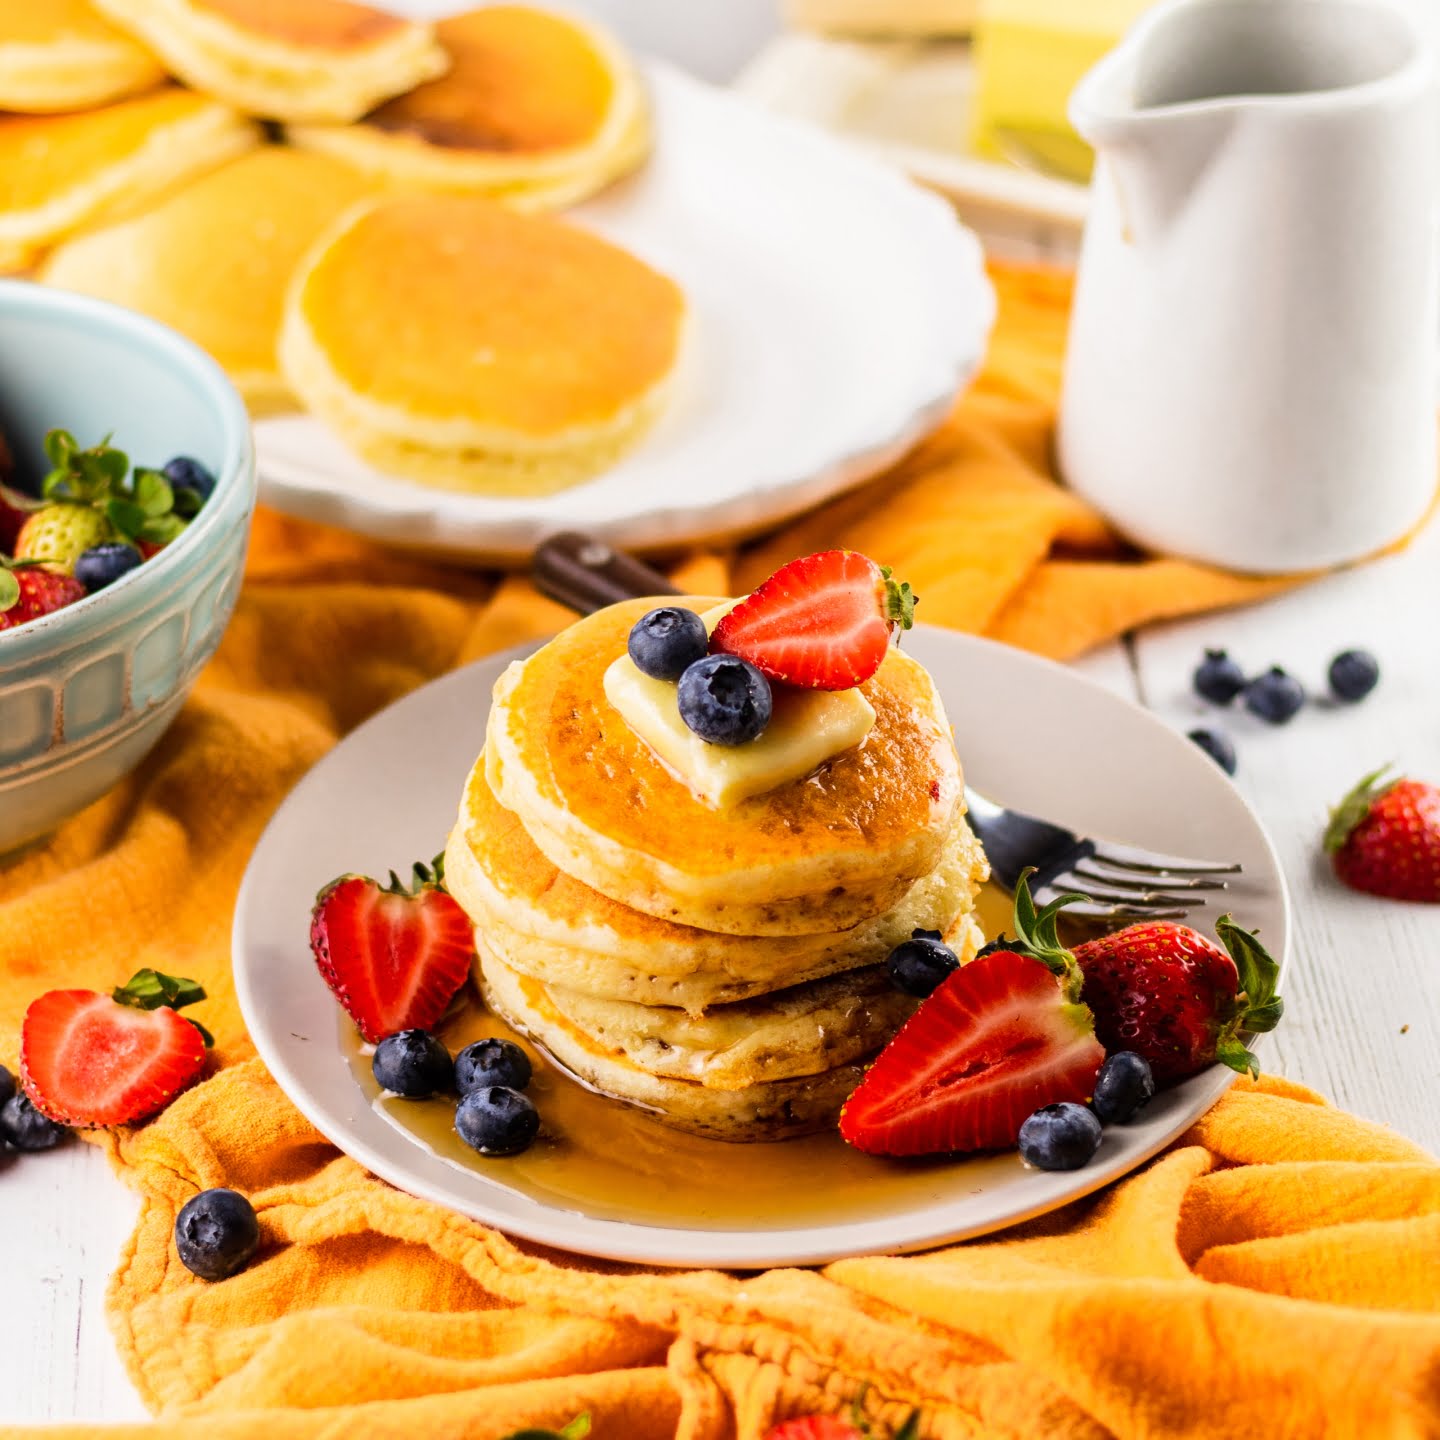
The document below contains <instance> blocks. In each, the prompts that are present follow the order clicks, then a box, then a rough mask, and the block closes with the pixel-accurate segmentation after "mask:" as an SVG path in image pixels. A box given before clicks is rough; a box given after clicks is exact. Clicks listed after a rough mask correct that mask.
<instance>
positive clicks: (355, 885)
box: [310, 862, 475, 1044]
mask: <svg viewBox="0 0 1440 1440" xmlns="http://www.w3.org/2000/svg"><path fill="white" fill-rule="evenodd" d="M443 886H444V877H443V875H442V874H441V871H440V866H439V863H438V862H437V863H436V867H435V869H434V870H431V869H429V868H427V867H426V866H424V865H416V866H415V880H414V884H413V885H412V886H411V887H410V888H408V889H407V888H406V887H405V886H404V885H403V884H402V883H401V881H400V880H399V878H398V877H397V876H396V874H395V872H394V871H393V870H392V871H391V872H390V884H389V885H388V886H384V887H382V886H381V885H380V883H379V881H376V880H371V879H369V878H368V877H367V876H364V875H342V876H341V877H340V878H339V879H338V880H332V881H331V882H330V884H328V885H327V886H326V887H325V888H324V889H323V890H322V891H321V892H320V894H319V895H318V896H317V897H316V900H315V909H314V911H313V912H312V913H311V916H310V949H311V950H312V951H313V952H314V954H315V963H316V964H317V965H318V966H319V967H320V973H321V975H323V976H324V977H325V983H326V984H327V985H328V986H329V987H330V988H331V990H333V991H334V992H335V998H336V999H337V1000H339V1002H340V1003H341V1005H343V1006H344V1007H345V1012H346V1014H348V1015H349V1016H350V1018H351V1019H352V1020H353V1021H354V1022H355V1024H356V1025H357V1026H358V1027H359V1030H360V1033H361V1034H362V1035H363V1036H364V1037H365V1038H366V1039H367V1040H368V1041H370V1042H371V1043H372V1044H378V1043H379V1042H380V1041H381V1040H383V1039H384V1038H385V1037H386V1036H387V1035H393V1034H395V1032H396V1031H397V1030H429V1029H430V1028H431V1027H433V1026H434V1025H435V1024H436V1022H437V1021H438V1020H439V1019H440V1017H441V1016H442V1015H443V1014H444V1013H445V1010H446V1007H447V1006H448V1005H449V1004H450V1002H451V1000H453V999H454V998H455V992H456V991H457V990H459V989H460V987H461V986H462V985H463V984H464V983H465V980H466V977H467V976H468V975H469V974H470V965H471V962H472V961H473V960H474V958H475V932H474V929H473V928H472V926H471V924H470V919H469V917H468V916H467V915H466V914H465V912H464V911H463V910H462V909H461V908H460V906H459V905H458V904H457V903H456V901H454V900H453V899H451V897H450V895H449V894H448V893H447V892H446V891H445V889H444V888H443Z"/></svg>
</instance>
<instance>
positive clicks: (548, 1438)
mask: <svg viewBox="0 0 1440 1440" xmlns="http://www.w3.org/2000/svg"><path fill="white" fill-rule="evenodd" d="M589 1433H590V1415H589V1412H588V1411H587V1412H586V1413H585V1414H584V1415H577V1416H576V1417H575V1418H574V1419H573V1420H572V1421H571V1422H570V1423H569V1424H568V1425H565V1426H562V1427H561V1429H559V1430H516V1431H514V1432H513V1433H512V1434H510V1435H507V1436H506V1437H505V1440H585V1436H587V1435H588V1434H589Z"/></svg>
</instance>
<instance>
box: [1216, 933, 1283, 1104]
mask: <svg viewBox="0 0 1440 1440" xmlns="http://www.w3.org/2000/svg"><path fill="white" fill-rule="evenodd" d="M1215 933H1216V935H1218V936H1219V937H1220V943H1221V944H1222V945H1224V947H1225V949H1226V950H1227V951H1228V952H1229V955H1230V958H1231V959H1232V960H1233V961H1234V962H1235V969H1236V970H1237V971H1238V972H1239V975H1240V980H1239V984H1238V985H1237V986H1236V991H1235V1010H1234V1013H1233V1015H1232V1016H1231V1017H1230V1018H1229V1019H1228V1020H1227V1021H1226V1022H1225V1024H1224V1025H1223V1026H1222V1027H1221V1030H1220V1033H1219V1035H1218V1036H1217V1037H1216V1040H1215V1058H1216V1059H1217V1060H1219V1061H1220V1062H1221V1063H1222V1064H1224V1065H1228V1066H1229V1067H1230V1068H1231V1069H1232V1070H1238V1071H1239V1072H1240V1073H1241V1074H1242V1075H1249V1076H1251V1078H1252V1079H1253V1078H1258V1076H1259V1074H1260V1062H1259V1061H1258V1060H1257V1059H1256V1058H1255V1056H1254V1055H1253V1054H1252V1053H1251V1051H1249V1050H1248V1049H1246V1047H1245V1045H1244V1043H1243V1042H1242V1041H1241V1039H1240V1032H1241V1031H1242V1030H1247V1031H1249V1032H1250V1033H1252V1034H1256V1035H1261V1034H1264V1033H1265V1032H1266V1031H1268V1030H1273V1029H1274V1028H1275V1027H1276V1025H1278V1024H1279V1023H1280V1017H1281V1016H1282V1015H1283V1014H1284V1013H1285V1002H1284V1001H1283V1000H1282V999H1281V998H1280V996H1279V995H1277V994H1276V993H1275V987H1276V986H1277V985H1278V984H1279V982H1280V967H1279V965H1277V964H1276V963H1275V961H1274V959H1273V958H1272V957H1271V955H1270V953H1269V952H1268V951H1267V950H1266V949H1265V947H1264V946H1263V945H1262V944H1261V943H1260V940H1259V937H1258V936H1256V934H1255V933H1254V932H1253V931H1251V930H1242V929H1241V928H1240V926H1238V925H1237V924H1235V922H1234V921H1233V920H1232V919H1231V918H1230V916H1228V915H1222V916H1221V917H1220V919H1219V920H1217V921H1216V922H1215Z"/></svg>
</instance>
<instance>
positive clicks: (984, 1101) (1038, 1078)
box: [840, 876, 1105, 1155]
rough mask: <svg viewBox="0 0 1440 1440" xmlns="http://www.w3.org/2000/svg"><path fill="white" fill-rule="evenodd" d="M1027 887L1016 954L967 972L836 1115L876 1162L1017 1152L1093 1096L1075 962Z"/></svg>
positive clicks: (1002, 953) (1099, 1053) (906, 1030)
mask: <svg viewBox="0 0 1440 1440" xmlns="http://www.w3.org/2000/svg"><path fill="white" fill-rule="evenodd" d="M1080 898H1082V897H1080V896H1073V895H1065V896H1061V897H1060V898H1059V899H1057V900H1054V901H1052V902H1051V903H1050V904H1049V905H1047V906H1045V908H1044V909H1043V910H1041V911H1039V913H1038V914H1037V913H1036V910H1035V905H1034V901H1033V900H1032V899H1031V897H1030V890H1029V885H1028V883H1027V880H1026V878H1025V877H1023V876H1022V877H1021V881H1020V885H1019V887H1018V888H1017V890H1016V894H1015V931H1016V934H1017V936H1018V937H1019V938H1018V939H1017V940H1016V941H1015V942H1014V943H1013V945H1012V946H1011V948H1008V949H1003V950H994V951H991V952H990V953H989V954H987V955H984V956H981V957H979V958H977V959H975V960H972V961H971V962H970V964H968V965H964V966H962V967H961V968H960V969H959V970H956V971H955V972H954V973H953V974H951V975H950V976H949V978H948V979H946V980H945V981H944V982H943V983H942V984H941V985H940V986H939V988H938V989H936V990H935V991H934V992H933V993H932V994H931V995H930V996H929V998H928V999H926V1000H925V1001H924V1002H923V1003H922V1004H921V1006H920V1008H919V1009H918V1010H917V1011H916V1012H915V1013H914V1015H912V1016H911V1017H910V1019H909V1020H907V1021H906V1022H905V1024H904V1025H903V1026H902V1027H901V1028H900V1030H899V1032H898V1033H897V1034H896V1036H895V1038H894V1039H893V1040H892V1041H891V1042H890V1044H889V1045H887V1046H886V1047H885V1049H884V1050H883V1051H881V1053H880V1057H879V1058H878V1059H877V1060H876V1061H875V1064H874V1065H873V1066H871V1068H870V1070H869V1072H868V1073H867V1074H866V1076H865V1078H864V1079H863V1080H862V1081H861V1082H860V1085H859V1087H858V1088H857V1089H856V1091H855V1093H854V1094H853V1095H852V1096H851V1097H850V1099H849V1100H848V1101H847V1102H846V1104H845V1108H844V1109H843V1110H842V1111H841V1113H840V1134H841V1135H842V1136H843V1137H844V1138H845V1139H846V1140H847V1141H849V1143H850V1144H851V1145H853V1146H855V1148H856V1149H857V1150H864V1151H866V1152H867V1153H869V1154H872V1155H935V1154H939V1153H941V1152H942V1151H955V1150H1001V1149H1007V1148H1009V1147H1010V1146H1013V1145H1014V1144H1015V1142H1016V1139H1017V1137H1018V1136H1019V1133H1020V1126H1021V1124H1022V1123H1023V1122H1024V1121H1025V1120H1026V1119H1027V1117H1029V1116H1030V1115H1032V1114H1033V1113H1034V1112H1035V1111H1036V1110H1038V1109H1039V1108H1040V1107H1041V1106H1042V1105H1053V1104H1056V1103H1058V1102H1059V1101H1062V1100H1071V1101H1074V1102H1076V1103H1077V1104H1083V1103H1084V1102H1085V1101H1087V1100H1088V1099H1089V1098H1090V1095H1091V1092H1092V1091H1093V1089H1094V1086H1095V1077H1096V1075H1097V1074H1098V1073H1099V1070H1100V1066H1101V1064H1102V1063H1103V1062H1104V1059H1105V1051H1104V1050H1103V1048H1102V1047H1101V1045H1100V1042H1099V1041H1098V1040H1097V1039H1096V1038H1095V1025H1094V1021H1093V1019H1092V1017H1091V1014H1090V1011H1089V1008H1088V1007H1087V1006H1085V1005H1083V1004H1081V1003H1080V998H1079V997H1080V985H1081V975H1080V971H1079V969H1078V967H1077V966H1076V964H1075V958H1074V956H1072V955H1071V954H1070V952H1069V951H1068V950H1066V949H1065V948H1064V947H1063V946H1062V945H1061V944H1060V942H1059V940H1058V938H1057V936H1056V922H1055V917H1056V916H1057V915H1058V913H1059V911H1060V910H1061V908H1062V907H1063V906H1065V905H1067V904H1069V903H1070V902H1071V901H1072V900H1076V899H1080Z"/></svg>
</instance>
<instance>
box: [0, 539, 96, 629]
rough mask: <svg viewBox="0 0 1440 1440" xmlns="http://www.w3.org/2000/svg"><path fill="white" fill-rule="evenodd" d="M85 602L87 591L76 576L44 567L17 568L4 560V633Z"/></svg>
mask: <svg viewBox="0 0 1440 1440" xmlns="http://www.w3.org/2000/svg"><path fill="white" fill-rule="evenodd" d="M84 598H85V587H84V586H83V585H82V584H81V583H80V582H79V581H78V580H77V579H75V577H74V576H73V575H61V574H57V573H56V572H55V571H52V570H47V569H45V567H44V566H42V565H27V564H16V563H12V562H9V561H6V560H5V559H4V557H3V556H0V630H13V629H14V628H15V626H17V625H23V624H24V623H25V622H26V621H27V620H38V619H39V618H40V617H41V616H42V615H49V614H51V613H53V612H54V611H56V610H63V609H64V608H65V606H67V605H73V604H74V603H75V602H76V601H77V600H83V599H84Z"/></svg>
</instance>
